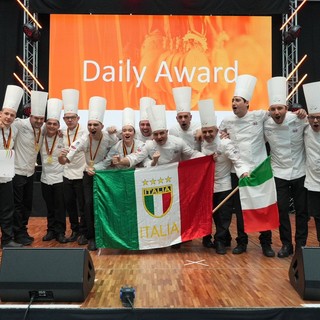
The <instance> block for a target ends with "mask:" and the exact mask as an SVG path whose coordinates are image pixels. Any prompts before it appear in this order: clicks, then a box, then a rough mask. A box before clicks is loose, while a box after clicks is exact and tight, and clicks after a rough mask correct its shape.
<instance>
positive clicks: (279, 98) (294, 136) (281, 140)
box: [264, 77, 308, 258]
mask: <svg viewBox="0 0 320 320" xmlns="http://www.w3.org/2000/svg"><path fill="white" fill-rule="evenodd" d="M268 95H269V113H270V118H269V119H268V120H267V121H266V122H265V123H264V132H265V137H266V140H267V141H268V143H269V145H270V155H271V166H272V170H273V175H274V177H275V183H276V189H277V202H278V208H279V218H280V227H279V233H280V240H281V242H282V247H281V249H280V251H279V252H278V257H279V258H285V257H288V256H289V255H291V254H292V253H293V245H292V231H291V223H290V217H289V203H290V201H289V200H290V197H292V199H293V202H294V207H295V218H296V232H295V243H296V247H301V246H305V245H306V241H307V236H308V214H307V202H306V201H307V198H306V195H307V192H306V189H305V187H304V180H305V174H306V164H305V161H306V157H305V148H304V129H305V127H306V126H307V121H306V118H304V119H300V118H299V117H298V116H297V115H296V114H293V113H291V112H287V111H288V107H287V105H286V98H287V82H286V78H285V77H273V78H271V79H269V80H268Z"/></svg>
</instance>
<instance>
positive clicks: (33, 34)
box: [23, 23, 41, 42]
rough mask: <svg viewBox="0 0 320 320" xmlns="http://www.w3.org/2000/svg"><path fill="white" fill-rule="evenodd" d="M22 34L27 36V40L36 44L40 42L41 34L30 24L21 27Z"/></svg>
mask: <svg viewBox="0 0 320 320" xmlns="http://www.w3.org/2000/svg"><path fill="white" fill-rule="evenodd" d="M23 33H24V34H25V35H26V36H27V38H28V40H30V41H32V42H37V41H39V40H40V36H41V33H40V31H39V29H38V28H36V27H35V26H34V25H33V24H32V23H26V24H24V25H23Z"/></svg>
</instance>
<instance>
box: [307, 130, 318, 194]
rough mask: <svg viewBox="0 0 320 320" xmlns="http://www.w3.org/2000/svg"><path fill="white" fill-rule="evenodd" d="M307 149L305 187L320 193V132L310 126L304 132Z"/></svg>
mask: <svg viewBox="0 0 320 320" xmlns="http://www.w3.org/2000/svg"><path fill="white" fill-rule="evenodd" d="M304 144H305V149H306V179H305V181H304V186H305V187H306V188H307V189H308V190H310V191H316V192H320V132H315V131H313V130H312V128H311V127H310V126H307V127H306V128H305V131H304Z"/></svg>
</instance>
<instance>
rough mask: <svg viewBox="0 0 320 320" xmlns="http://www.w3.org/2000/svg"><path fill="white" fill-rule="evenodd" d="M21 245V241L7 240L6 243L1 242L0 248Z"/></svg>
mask: <svg viewBox="0 0 320 320" xmlns="http://www.w3.org/2000/svg"><path fill="white" fill-rule="evenodd" d="M21 247H23V245H22V244H21V243H17V242H15V241H13V240H11V241H9V242H8V243H3V244H1V248H21Z"/></svg>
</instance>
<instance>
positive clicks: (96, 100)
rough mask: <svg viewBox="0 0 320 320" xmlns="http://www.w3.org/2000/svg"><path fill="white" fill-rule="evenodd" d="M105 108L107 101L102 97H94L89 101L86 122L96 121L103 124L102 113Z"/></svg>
mask: <svg viewBox="0 0 320 320" xmlns="http://www.w3.org/2000/svg"><path fill="white" fill-rule="evenodd" d="M106 107H107V100H106V99H105V98H103V97H98V96H94V97H91V98H90V100H89V115H88V120H97V121H100V122H101V123H102V124H103V118H104V113H105V111H106Z"/></svg>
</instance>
